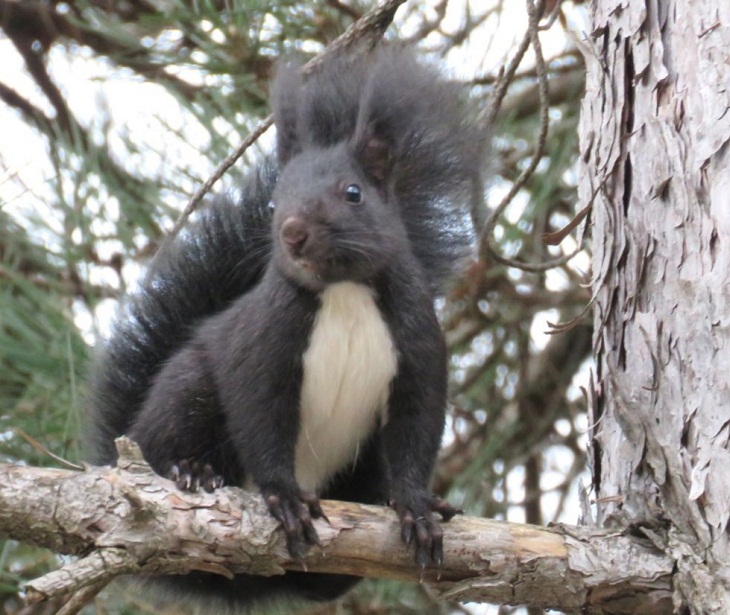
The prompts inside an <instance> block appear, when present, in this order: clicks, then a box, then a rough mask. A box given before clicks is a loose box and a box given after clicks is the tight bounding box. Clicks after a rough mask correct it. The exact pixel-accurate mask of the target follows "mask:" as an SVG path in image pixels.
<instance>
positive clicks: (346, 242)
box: [272, 143, 407, 292]
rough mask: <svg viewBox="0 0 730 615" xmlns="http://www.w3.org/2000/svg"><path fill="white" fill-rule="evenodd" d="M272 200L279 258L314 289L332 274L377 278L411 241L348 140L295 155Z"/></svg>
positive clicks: (286, 270)
mask: <svg viewBox="0 0 730 615" xmlns="http://www.w3.org/2000/svg"><path fill="white" fill-rule="evenodd" d="M272 205H273V206H274V220H273V235H274V236H273V240H274V262H275V263H276V266H277V267H278V268H279V270H280V271H281V272H282V273H283V274H284V275H285V276H286V277H288V278H289V279H290V280H292V281H293V282H295V283H296V284H298V285H300V286H303V287H305V288H308V289H310V290H313V291H315V292H316V291H319V290H322V289H323V288H324V287H325V286H326V285H327V284H331V283H335V282H342V281H352V282H363V283H370V282H372V281H373V280H374V279H376V278H377V276H378V273H379V272H380V271H382V269H383V268H384V267H385V266H387V265H388V263H389V262H392V259H394V258H395V257H396V255H397V254H398V253H399V252H400V251H401V250H403V249H404V248H405V247H406V245H407V244H406V235H405V230H404V228H403V224H402V222H401V219H400V214H399V211H398V209H397V208H396V207H393V205H392V204H391V203H389V201H388V198H387V192H386V191H385V190H384V189H383V188H382V187H380V186H378V184H376V183H373V181H372V178H370V177H369V176H368V175H366V172H365V171H364V169H363V167H362V164H361V163H360V161H358V160H356V159H355V157H354V154H353V152H352V151H351V150H350V148H348V145H347V144H344V143H343V144H339V145H336V146H333V147H329V148H312V149H308V150H307V151H306V153H304V154H300V155H298V156H295V157H294V158H292V159H291V160H290V161H289V163H288V164H287V165H286V166H285V167H284V168H283V169H282V171H281V175H280V176H279V180H278V182H277V186H276V188H275V190H274V193H273V196H272Z"/></svg>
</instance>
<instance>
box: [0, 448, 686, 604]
mask: <svg viewBox="0 0 730 615" xmlns="http://www.w3.org/2000/svg"><path fill="white" fill-rule="evenodd" d="M118 446H119V448H120V453H121V456H120V461H119V466H118V467H117V468H109V467H101V468H88V469H87V470H86V471H84V472H73V471H69V470H58V469H46V468H30V467H25V466H11V465H0V536H3V537H6V538H11V539H15V540H19V541H22V542H26V543H31V544H34V545H37V546H44V547H48V548H49V549H52V550H53V551H55V552H57V553H63V554H72V555H78V556H80V557H81V559H79V560H77V561H75V562H73V563H70V564H67V565H65V566H64V567H62V568H61V569H60V570H57V571H55V572H52V573H50V574H48V575H46V576H44V577H42V578H40V579H36V580H35V581H32V582H31V583H29V584H28V585H27V587H26V591H27V599H28V601H29V602H38V601H42V600H47V599H50V598H53V597H55V596H58V595H63V594H68V593H71V592H76V591H79V590H80V589H83V588H86V587H92V588H93V587H98V586H99V585H100V584H104V583H105V582H107V581H108V580H109V579H111V578H113V577H115V576H117V575H120V574H130V573H131V574H170V573H177V574H180V573H186V572H189V571H192V570H204V571H208V572H215V573H218V574H222V575H224V576H227V577H231V576H232V575H233V574H235V573H241V572H247V573H252V574H268V575H271V574H281V573H282V572H283V571H284V570H285V569H289V570H302V569H303V567H304V566H306V569H307V570H308V571H311V572H337V573H347V574H356V575H360V576H366V577H379V578H389V579H400V580H412V581H414V582H418V581H420V582H426V583H428V584H429V585H432V586H433V588H434V590H435V591H437V592H438V593H439V594H441V596H442V597H443V598H444V599H449V600H454V601H488V602H494V603H500V604H529V605H532V606H537V607H541V608H556V609H560V610H563V611H568V612H570V611H575V610H581V612H582V613H612V614H623V613H626V614H628V613H633V614H636V613H649V612H651V613H654V614H662V613H671V585H670V579H671V572H672V565H673V562H672V561H671V560H670V559H669V558H667V557H666V556H663V555H661V554H659V553H658V551H657V550H656V549H654V548H653V547H652V546H651V543H650V542H649V541H648V540H646V539H641V538H637V537H634V536H628V535H624V534H622V533H619V532H611V531H606V530H595V529H587V528H581V527H567V526H560V527H553V528H540V527H537V526H529V525H521V524H516V523H505V522H499V521H492V520H488V519H478V518H473V517H458V518H455V519H453V520H452V521H451V522H449V523H448V524H447V525H445V533H446V540H445V553H444V554H445V559H444V565H443V567H442V568H441V569H433V568H427V569H425V570H420V569H418V568H417V567H416V566H415V564H414V563H413V554H412V553H411V552H410V551H409V550H407V549H406V548H405V547H404V546H403V545H402V543H401V542H400V538H399V525H398V521H397V519H396V516H395V514H394V513H393V512H392V511H391V510H389V509H387V508H383V507H379V506H365V505H359V504H346V503H341V502H331V501H328V502H324V503H323V508H324V510H325V512H326V514H327V516H328V517H329V519H330V524H329V525H328V524H327V523H325V522H324V521H318V522H317V531H318V532H319V536H320V540H321V543H322V548H321V549H312V550H311V552H310V553H309V555H308V556H307V557H306V559H305V561H304V563H301V562H295V561H292V559H291V558H290V556H289V554H288V552H287V551H286V546H285V539H284V536H283V533H282V532H280V531H279V528H278V522H277V521H276V520H274V519H273V518H272V517H271V516H270V515H269V513H268V511H267V509H266V506H265V504H264V502H263V499H262V498H261V497H260V496H259V495H258V494H253V493H248V492H244V491H241V490H240V489H237V488H223V489H220V490H218V491H217V492H216V493H215V494H205V493H201V494H190V493H183V492H180V491H178V490H176V489H175V487H174V485H173V483H172V482H171V481H167V480H165V479H163V478H161V477H159V476H157V475H156V474H154V473H153V472H152V471H151V470H150V468H149V466H147V465H146V464H145V463H144V462H143V461H141V457H140V454H139V449H138V448H137V447H136V445H134V444H133V443H131V442H130V441H129V440H127V439H126V438H120V439H119V440H118ZM79 494H83V497H80V495H79Z"/></svg>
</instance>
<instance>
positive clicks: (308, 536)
mask: <svg viewBox="0 0 730 615" xmlns="http://www.w3.org/2000/svg"><path fill="white" fill-rule="evenodd" d="M261 493H262V495H263V496H264V500H265V501H266V504H267V506H268V507H269V512H270V513H271V514H272V515H273V516H274V517H275V518H276V519H277V520H279V521H280V522H281V524H282V526H283V527H284V532H285V533H286V546H287V549H288V550H289V553H290V554H291V556H292V557H293V558H296V559H303V558H304V555H305V554H306V552H307V547H308V546H309V545H319V536H317V530H315V529H314V524H313V523H312V520H313V519H324V520H325V521H328V522H329V520H328V519H327V517H326V516H325V514H324V512H322V507H321V506H320V503H319V498H318V497H317V496H316V495H315V494H314V493H310V492H309V491H303V490H301V489H299V488H289V489H287V488H282V487H273V486H267V487H262V488H261Z"/></svg>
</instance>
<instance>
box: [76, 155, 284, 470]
mask: <svg viewBox="0 0 730 615" xmlns="http://www.w3.org/2000/svg"><path fill="white" fill-rule="evenodd" d="M275 184H276V168H275V166H274V165H273V164H272V163H271V162H270V161H268V160H267V161H265V162H264V163H263V164H262V165H261V167H259V168H258V169H257V171H256V172H255V174H254V175H253V176H252V177H251V178H250V179H249V181H248V182H247V183H246V187H245V189H244V190H243V192H242V193H241V195H240V196H239V197H238V198H237V199H235V200H234V199H232V198H231V197H228V196H222V197H219V198H218V199H217V200H215V201H214V202H213V203H211V205H210V206H208V207H207V208H205V209H203V210H201V211H200V212H199V215H198V217H197V218H196V221H195V222H193V223H192V224H189V225H188V227H186V228H185V229H183V231H182V232H181V233H180V235H178V236H177V237H176V238H175V239H174V240H173V241H171V242H169V243H167V244H165V245H163V247H162V249H161V250H160V252H159V253H158V254H157V255H156V256H155V258H154V260H153V262H152V264H151V266H150V268H149V270H148V271H147V273H146V275H145V276H144V277H143V278H142V280H141V281H140V283H139V285H138V289H137V290H136V292H134V293H132V294H131V295H130V296H129V297H128V298H127V299H126V301H125V303H124V304H123V305H122V306H121V307H120V311H119V314H118V315H117V318H116V322H115V323H114V328H113V330H112V334H111V336H110V338H109V339H108V340H107V341H106V343H105V344H104V345H103V348H102V349H101V350H100V351H99V353H98V356H97V357H96V360H95V361H94V364H93V365H92V372H91V376H90V379H89V383H88V393H87V406H88V408H89V420H90V425H89V433H88V434H87V442H88V446H89V449H90V450H89V460H90V461H91V462H92V463H97V464H109V463H113V462H114V461H115V460H116V457H117V454H116V450H115V448H114V438H116V437H118V436H120V435H122V434H124V433H126V432H127V431H128V428H129V427H130V425H131V424H132V423H133V421H134V419H135V417H136V415H137V412H138V411H139V408H140V407H141V405H142V402H143V401H144V399H145V397H146V395H147V392H148V390H149V388H150V385H151V381H152V378H153V377H154V375H155V374H156V373H157V371H158V370H159V369H160V367H161V366H162V365H163V363H164V362H165V361H166V360H168V359H169V358H170V357H171V356H172V355H173V354H174V353H175V352H176V351H177V350H178V349H180V348H181V347H182V346H183V345H184V344H185V342H186V341H187V340H188V339H189V337H190V335H191V334H192V332H193V329H194V327H195V324H196V323H197V322H199V321H200V320H201V319H203V318H205V317H207V316H210V315H212V314H215V313H217V312H220V311H221V310H223V309H225V307H226V306H228V305H229V304H230V302H231V301H233V300H234V299H235V298H236V297H239V296H240V295H242V294H243V293H245V292H247V291H248V290H250V289H251V287H252V286H254V285H255V284H256V282H257V281H258V280H259V278H260V276H261V274H262V273H263V269H264V267H265V266H266V263H267V261H268V259H269V253H270V250H271V238H270V225H271V211H270V208H269V201H270V199H271V193H272V191H273V189H274V186H275Z"/></svg>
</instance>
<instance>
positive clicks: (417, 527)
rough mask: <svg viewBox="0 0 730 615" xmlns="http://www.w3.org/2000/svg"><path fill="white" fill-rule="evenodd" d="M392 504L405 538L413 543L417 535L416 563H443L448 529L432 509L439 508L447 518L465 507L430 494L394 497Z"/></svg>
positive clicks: (444, 517) (402, 535)
mask: <svg viewBox="0 0 730 615" xmlns="http://www.w3.org/2000/svg"><path fill="white" fill-rule="evenodd" d="M390 506H391V507H392V508H393V509H394V510H395V512H396V513H397V514H398V519H400V524H401V538H402V539H403V542H405V543H406V544H407V545H408V546H410V545H411V543H412V542H414V539H415V543H416V564H417V565H418V566H419V567H421V568H425V567H426V566H427V565H428V564H431V563H433V564H434V565H436V566H441V565H442V564H443V561H444V540H443V539H444V532H443V530H442V529H441V526H440V525H439V524H438V522H436V521H435V520H434V519H433V517H432V516H431V513H434V512H437V513H439V514H440V515H441V518H442V519H443V520H444V521H450V520H451V518H452V517H453V516H454V515H458V514H462V513H463V511H462V510H459V509H457V508H454V507H453V506H451V504H449V503H448V502H447V501H446V500H442V499H441V498H439V497H436V496H435V495H428V494H422V495H418V496H415V497H410V498H402V499H397V500H392V501H391V502H390Z"/></svg>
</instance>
